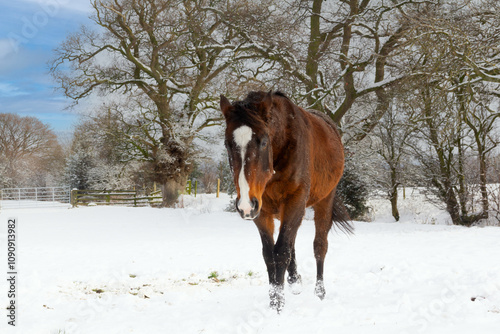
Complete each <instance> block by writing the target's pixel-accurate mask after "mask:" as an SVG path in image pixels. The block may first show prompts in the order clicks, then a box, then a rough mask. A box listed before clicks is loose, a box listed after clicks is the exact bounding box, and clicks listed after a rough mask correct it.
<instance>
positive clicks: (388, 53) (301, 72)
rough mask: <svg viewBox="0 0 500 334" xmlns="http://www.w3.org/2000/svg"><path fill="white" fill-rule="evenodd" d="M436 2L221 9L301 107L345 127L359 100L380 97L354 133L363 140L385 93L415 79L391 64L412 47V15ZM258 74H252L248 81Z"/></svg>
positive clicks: (352, 0)
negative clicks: (401, 51)
mask: <svg viewBox="0 0 500 334" xmlns="http://www.w3.org/2000/svg"><path fill="white" fill-rule="evenodd" d="M435 3H437V1H432V0H429V1H425V0H418V1H413V0H409V1H408V0H405V1H400V0H392V1H375V0H371V1H370V0H348V1H335V2H325V1H323V0H312V1H300V0H296V1H271V0H267V1H264V0H262V1H256V2H254V5H253V6H250V5H249V4H248V2H247V1H242V2H235V4H234V7H236V8H231V9H230V12H228V13H224V12H222V11H217V12H218V13H220V15H221V16H224V17H225V20H226V22H227V24H229V25H231V26H233V27H235V30H236V31H238V32H239V35H240V38H242V39H243V40H245V41H247V43H248V48H249V49H250V50H252V51H253V52H255V53H256V54H257V55H258V56H259V57H260V58H262V59H266V60H267V61H269V62H271V63H272V65H274V66H275V68H276V70H275V71H274V72H272V73H273V75H274V76H273V79H274V81H271V80H270V79H269V77H264V79H263V80H265V79H268V81H267V82H268V83H269V84H273V82H274V84H275V85H278V86H285V87H288V88H289V90H291V91H292V92H293V94H292V95H294V98H295V99H297V100H298V101H297V102H298V103H300V104H303V102H304V101H305V103H306V105H307V107H308V108H311V109H317V110H320V111H323V112H325V113H327V114H328V115H329V116H330V117H331V118H332V119H333V120H334V121H335V122H337V123H339V124H340V122H341V120H342V119H343V117H344V115H346V113H347V112H348V111H349V110H350V109H351V107H352V106H353V105H354V104H355V102H356V101H357V100H358V99H360V98H362V97H365V96H367V95H371V94H375V97H376V101H375V103H376V108H375V109H373V110H372V111H371V112H370V113H365V114H364V115H363V117H362V120H360V121H359V124H360V126H359V127H358V132H357V133H352V134H351V136H352V137H355V138H356V140H361V139H362V138H364V137H365V136H366V134H367V133H368V132H369V131H371V130H372V129H373V128H374V126H375V125H376V124H377V122H378V120H379V119H380V118H381V117H382V115H383V114H384V113H385V112H386V110H387V108H388V106H389V100H390V98H389V97H388V92H387V89H389V88H391V87H395V86H396V85H397V84H398V83H400V82H401V81H402V80H403V79H404V78H407V77H408V76H411V75H413V74H414V73H413V72H412V68H411V67H404V68H401V69H400V70H398V71H397V72H392V71H390V68H391V67H390V66H389V65H390V62H389V61H390V60H391V59H393V58H394V57H397V56H398V50H400V49H401V48H404V47H405V46H406V45H410V43H409V39H408V36H409V35H408V32H409V31H411V29H412V18H415V17H418V16H419V11H420V10H421V8H423V7H424V6H426V5H430V4H435ZM214 11H216V10H215V9H214ZM235 12H236V13H239V15H235V14H234V13H235ZM249 13H250V15H249ZM261 22H265V24H260V23H261ZM412 38H414V37H412ZM255 74H256V73H255V71H252V70H249V71H248V76H249V77H255Z"/></svg>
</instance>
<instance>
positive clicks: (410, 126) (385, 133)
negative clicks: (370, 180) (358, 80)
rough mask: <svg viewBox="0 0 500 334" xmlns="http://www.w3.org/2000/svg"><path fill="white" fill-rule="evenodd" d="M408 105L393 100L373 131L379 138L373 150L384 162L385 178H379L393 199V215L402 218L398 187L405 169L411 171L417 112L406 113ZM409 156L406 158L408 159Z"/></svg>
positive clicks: (397, 218) (373, 135) (373, 134)
mask: <svg viewBox="0 0 500 334" xmlns="http://www.w3.org/2000/svg"><path fill="white" fill-rule="evenodd" d="M405 109H406V108H405V104H404V103H401V101H398V100H397V99H393V103H391V105H390V107H389V108H388V110H387V112H386V113H385V114H384V116H382V119H381V120H380V122H379V124H378V126H377V127H376V128H375V129H374V130H373V131H372V133H371V136H370V137H371V138H372V139H375V142H374V145H373V146H372V147H373V149H374V150H375V151H376V152H377V153H378V155H380V157H382V159H383V161H384V165H383V168H384V171H385V172H382V177H381V178H378V180H377V181H378V183H379V185H380V186H382V187H383V188H384V190H386V191H387V196H388V198H389V201H390V202H391V209H392V216H393V217H394V219H395V220H396V221H399V218H400V217H399V210H398V188H399V186H400V185H401V184H402V183H403V182H404V178H405V176H404V172H405V169H406V170H407V167H408V166H407V165H409V164H411V162H410V161H409V157H410V152H409V146H410V145H413V143H410V142H411V141H412V136H413V135H414V133H415V132H416V128H415V124H414V123H413V115H412V113H411V111H410V112H405ZM405 158H406V159H405Z"/></svg>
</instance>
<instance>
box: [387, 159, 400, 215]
mask: <svg viewBox="0 0 500 334" xmlns="http://www.w3.org/2000/svg"><path fill="white" fill-rule="evenodd" d="M391 187H392V190H391V193H390V196H389V199H390V201H391V208H392V216H393V217H394V219H395V220H396V221H397V222H398V221H399V210H398V183H397V174H396V169H395V168H393V169H392V170H391Z"/></svg>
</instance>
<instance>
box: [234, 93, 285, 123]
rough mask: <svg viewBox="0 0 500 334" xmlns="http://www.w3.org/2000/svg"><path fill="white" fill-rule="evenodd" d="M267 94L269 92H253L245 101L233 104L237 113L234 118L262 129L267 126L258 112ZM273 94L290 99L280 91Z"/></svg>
mask: <svg viewBox="0 0 500 334" xmlns="http://www.w3.org/2000/svg"><path fill="white" fill-rule="evenodd" d="M267 94H268V93H267V92H263V91H252V92H249V93H248V94H247V96H246V97H245V99H244V100H242V101H235V102H233V107H234V111H235V112H234V113H233V115H232V117H234V118H235V119H236V120H238V121H240V122H242V123H243V124H249V125H255V126H257V127H259V126H260V127H262V126H263V125H265V124H264V120H263V119H262V115H261V114H260V112H259V110H258V107H259V104H260V103H261V102H262V100H263V99H264V97H265V96H266V95H267ZM272 94H273V95H277V96H281V97H284V98H286V99H288V97H287V96H286V95H285V94H284V93H282V92H280V91H275V92H273V93H272Z"/></svg>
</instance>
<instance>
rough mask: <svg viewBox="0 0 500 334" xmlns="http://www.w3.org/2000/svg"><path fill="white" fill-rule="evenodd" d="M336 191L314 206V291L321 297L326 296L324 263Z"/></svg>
mask: <svg viewBox="0 0 500 334" xmlns="http://www.w3.org/2000/svg"><path fill="white" fill-rule="evenodd" d="M334 197H335V191H332V192H331V193H330V194H329V195H328V196H327V197H326V198H324V199H323V200H321V201H320V202H318V203H317V204H315V205H314V206H313V208H314V223H315V225H316V236H315V238H314V257H315V258H316V270H317V272H316V288H315V289H314V292H315V294H316V296H318V297H319V298H320V299H323V298H325V294H326V291H325V285H324V283H323V265H324V262H325V256H326V252H327V251H328V232H329V231H330V229H331V228H332V224H333V222H332V212H333V199H334Z"/></svg>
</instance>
